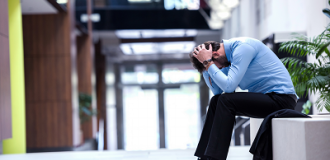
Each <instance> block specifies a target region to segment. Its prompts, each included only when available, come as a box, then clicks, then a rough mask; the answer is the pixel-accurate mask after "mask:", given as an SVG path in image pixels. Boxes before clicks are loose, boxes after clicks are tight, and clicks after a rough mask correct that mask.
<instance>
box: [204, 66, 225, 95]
mask: <svg viewBox="0 0 330 160" xmlns="http://www.w3.org/2000/svg"><path fill="white" fill-rule="evenodd" d="M228 69H229V68H228V67H226V68H223V69H221V70H220V71H222V72H223V73H224V74H225V75H227V73H228ZM203 77H204V80H205V83H206V85H207V86H208V87H209V88H210V89H211V91H212V92H213V94H214V95H218V94H221V93H222V92H223V90H222V89H221V88H220V87H219V86H218V85H217V84H216V83H215V82H214V80H213V79H212V78H211V77H210V75H209V73H208V72H207V71H204V72H203ZM210 79H211V82H210Z"/></svg>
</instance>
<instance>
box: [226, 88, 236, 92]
mask: <svg viewBox="0 0 330 160" xmlns="http://www.w3.org/2000/svg"><path fill="white" fill-rule="evenodd" d="M235 89H236V87H226V89H224V92H225V93H233V92H234V91H235Z"/></svg>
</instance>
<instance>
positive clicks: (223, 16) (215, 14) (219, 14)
mask: <svg viewBox="0 0 330 160" xmlns="http://www.w3.org/2000/svg"><path fill="white" fill-rule="evenodd" d="M230 16H231V13H230V12H229V11H211V19H217V20H227V19H228V18H230Z"/></svg>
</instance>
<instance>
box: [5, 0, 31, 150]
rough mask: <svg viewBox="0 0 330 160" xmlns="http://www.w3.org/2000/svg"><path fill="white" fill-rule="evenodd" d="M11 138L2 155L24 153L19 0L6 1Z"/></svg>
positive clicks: (24, 130) (22, 70) (21, 35)
mask: <svg viewBox="0 0 330 160" xmlns="http://www.w3.org/2000/svg"><path fill="white" fill-rule="evenodd" d="M8 15H9V48H10V83H11V105H12V133H13V135H12V138H11V139H6V140H3V154H15V153H26V129H25V86H24V57H23V33H22V12H21V3H20V0H8Z"/></svg>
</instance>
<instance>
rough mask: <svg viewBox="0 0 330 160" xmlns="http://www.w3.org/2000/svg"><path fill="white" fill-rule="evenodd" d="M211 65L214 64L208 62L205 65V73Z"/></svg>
mask: <svg viewBox="0 0 330 160" xmlns="http://www.w3.org/2000/svg"><path fill="white" fill-rule="evenodd" d="M212 64H214V62H213V61H211V62H209V64H207V65H206V66H205V68H206V71H208V70H209V67H210V66H211V65H212Z"/></svg>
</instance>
